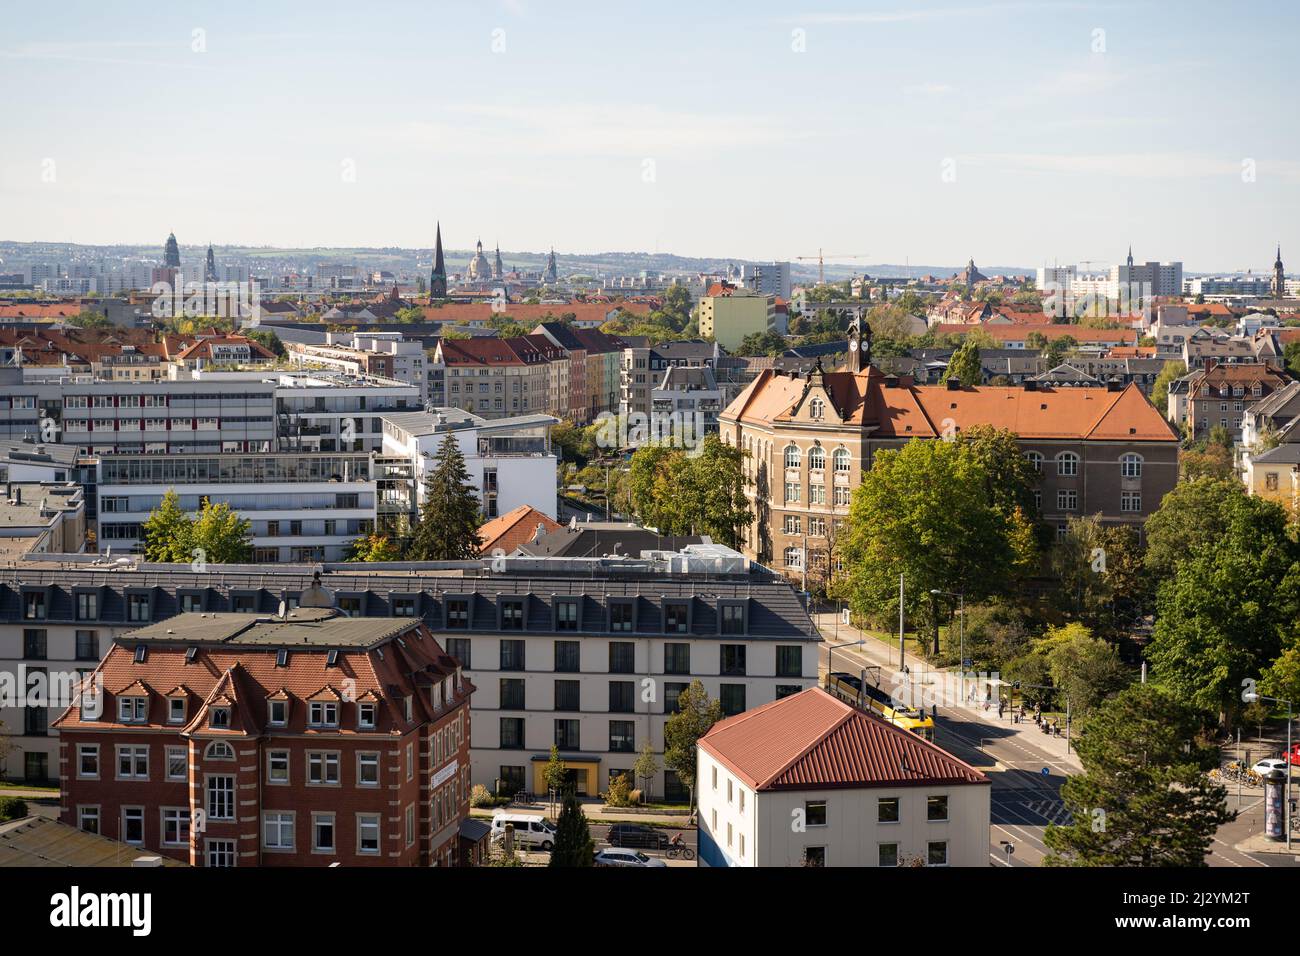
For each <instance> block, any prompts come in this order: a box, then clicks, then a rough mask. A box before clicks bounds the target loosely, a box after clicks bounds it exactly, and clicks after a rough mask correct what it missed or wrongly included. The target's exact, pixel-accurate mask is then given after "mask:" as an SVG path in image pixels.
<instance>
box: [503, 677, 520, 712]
mask: <svg viewBox="0 0 1300 956" xmlns="http://www.w3.org/2000/svg"><path fill="white" fill-rule="evenodd" d="M501 709H502V710H523V709H524V682H523V680H521V679H520V678H517V677H503V678H501Z"/></svg>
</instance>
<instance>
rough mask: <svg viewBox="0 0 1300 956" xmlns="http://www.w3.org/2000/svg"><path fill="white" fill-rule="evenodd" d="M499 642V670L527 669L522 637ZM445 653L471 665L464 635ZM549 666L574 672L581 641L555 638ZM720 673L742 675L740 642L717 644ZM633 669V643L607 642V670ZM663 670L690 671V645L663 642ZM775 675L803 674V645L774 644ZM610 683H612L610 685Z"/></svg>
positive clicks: (743, 651) (743, 650)
mask: <svg viewBox="0 0 1300 956" xmlns="http://www.w3.org/2000/svg"><path fill="white" fill-rule="evenodd" d="M498 643H499V644H500V656H499V658H498V669H499V670H503V671H523V670H527V668H526V667H525V663H524V641H522V640H518V639H511V638H503V639H502V640H500V641H499V642H498ZM446 645H447V653H448V654H450V655H451V656H452V657H454V658H455V659H456V660H457V661H458V662H459V663H460V665H461V666H462V667H464V668H465V669H466V670H472V669H473V666H474V665H473V662H472V661H471V659H470V655H471V651H470V647H471V644H470V641H469V639H468V638H458V637H451V638H447V639H446ZM553 651H554V657H553V665H552V666H553V668H554V670H555V672H556V673H562V674H563V673H568V674H577V673H580V672H581V670H582V666H581V651H582V642H581V641H555V642H554V649H553ZM719 651H720V653H721V658H722V659H721V666H720V673H721V674H723V675H726V676H744V675H745V674H746V669H745V668H746V654H747V646H746V645H744V644H721V645H719ZM636 672H637V669H636V644H635V643H633V642H632V641H611V642H610V643H609V673H611V674H634V673H636ZM663 672H664V673H665V674H692V673H694V672H693V671H692V670H691V645H690V644H679V643H673V642H668V643H665V644H664V669H663ZM776 676H777V677H802V676H803V648H802V647H801V646H799V645H798V644H778V645H776ZM611 686H612V685H611Z"/></svg>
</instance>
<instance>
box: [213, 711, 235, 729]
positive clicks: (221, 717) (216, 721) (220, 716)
mask: <svg viewBox="0 0 1300 956" xmlns="http://www.w3.org/2000/svg"><path fill="white" fill-rule="evenodd" d="M208 726H209V727H211V728H213V729H214V730H229V729H230V708H229V707H213V708H212V709H211V710H210V711H208Z"/></svg>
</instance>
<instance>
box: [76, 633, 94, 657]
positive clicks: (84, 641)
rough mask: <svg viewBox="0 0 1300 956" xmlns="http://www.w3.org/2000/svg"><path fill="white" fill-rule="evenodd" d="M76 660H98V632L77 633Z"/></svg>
mask: <svg viewBox="0 0 1300 956" xmlns="http://www.w3.org/2000/svg"><path fill="white" fill-rule="evenodd" d="M77 660H79V661H97V660H99V632H98V631H78V632H77Z"/></svg>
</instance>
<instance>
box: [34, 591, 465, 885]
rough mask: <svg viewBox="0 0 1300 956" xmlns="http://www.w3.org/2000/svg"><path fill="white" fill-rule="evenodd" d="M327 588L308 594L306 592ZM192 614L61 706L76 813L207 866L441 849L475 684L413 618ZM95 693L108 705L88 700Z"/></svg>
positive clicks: (451, 827) (104, 829)
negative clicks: (98, 689)
mask: <svg viewBox="0 0 1300 956" xmlns="http://www.w3.org/2000/svg"><path fill="white" fill-rule="evenodd" d="M313 593H314V594H316V595H318V596H319V595H324V596H326V599H325V600H312V599H309V597H308V595H309V594H313ZM331 600H332V598H331V597H330V596H329V592H327V591H324V590H323V589H320V588H319V586H315V587H314V588H313V589H311V590H310V591H307V592H304V595H303V598H302V602H303V604H304V605H317V606H301V607H298V608H296V609H294V610H291V611H288V612H287V613H286V616H284V617H279V616H275V615H272V616H267V615H258V614H237V613H201V612H200V613H189V614H182V615H179V616H177V617H173V618H170V619H168V620H167V621H165V622H163V623H158V624H150V625H148V626H145V627H143V628H140V629H139V630H135V631H131V632H128V633H125V634H123V635H121V636H119V637H117V638H116V639H115V640H114V643H113V645H112V647H110V649H109V651H108V654H107V655H106V656H105V658H104V660H103V662H102V663H101V664H100V666H99V668H98V669H97V670H96V672H95V673H96V675H98V676H102V680H103V687H102V696H101V697H98V698H85V697H83V698H82V700H81V701H80V702H79V704H74V705H73V706H72V707H70V708H69V709H68V710H67V711H66V712H65V713H64V714H63V716H61V717H60V718H59V719H58V721H56V723H55V726H56V727H57V728H58V730H59V735H60V736H59V763H60V768H61V779H62V793H61V803H60V812H61V819H62V821H63V822H64V823H67V824H70V825H73V826H77V827H79V828H81V829H84V830H89V831H92V832H95V833H99V834H102V835H104V836H107V837H111V838H113V839H117V840H121V841H122V842H124V843H128V844H131V845H133V846H139V847H142V848H145V849H148V850H150V851H152V852H155V853H158V854H162V855H164V856H167V857H171V858H174V859H178V860H183V861H186V862H189V863H191V864H194V865H197V866H210V867H225V866H327V865H329V864H333V863H338V864H340V865H344V866H447V865H455V864H456V863H458V862H463V861H464V854H466V853H467V854H470V855H474V854H476V853H477V848H476V847H474V846H471V845H468V844H467V845H466V846H465V847H464V849H462V845H461V844H462V841H461V826H462V824H463V823H464V821H466V820H467V818H468V813H469V786H470V784H469V774H470V769H469V767H470V762H469V730H470V727H469V697H470V694H471V693H472V691H473V685H472V683H471V682H470V681H469V680H468V679H466V678H465V677H464V675H463V674H462V672H461V669H460V666H459V664H458V663H457V662H456V661H455V660H453V659H452V658H451V657H449V656H447V654H445V653H444V651H443V649H442V647H441V646H439V644H438V642H437V641H436V640H435V639H434V637H433V633H432V632H431V631H430V629H429V628H428V626H427V625H426V624H424V623H423V622H422V621H420V620H419V619H417V618H391V617H390V618H369V619H367V618H350V617H347V616H345V615H343V614H340V613H339V612H338V611H336V610H333V609H332V608H330V607H328V606H320V605H327V604H328V603H330V601H331ZM94 704H98V706H94Z"/></svg>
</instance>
